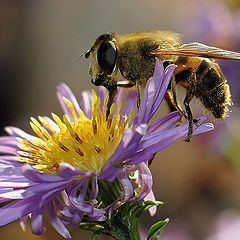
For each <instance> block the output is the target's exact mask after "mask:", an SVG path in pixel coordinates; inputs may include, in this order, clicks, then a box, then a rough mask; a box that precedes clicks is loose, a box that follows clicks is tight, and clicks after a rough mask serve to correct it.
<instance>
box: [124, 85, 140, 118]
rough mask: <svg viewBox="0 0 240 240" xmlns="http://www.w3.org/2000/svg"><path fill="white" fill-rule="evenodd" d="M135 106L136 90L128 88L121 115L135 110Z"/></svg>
mask: <svg viewBox="0 0 240 240" xmlns="http://www.w3.org/2000/svg"><path fill="white" fill-rule="evenodd" d="M136 106H137V94H136V90H135V89H133V90H129V91H128V95H127V99H126V102H125V104H124V108H123V110H122V115H123V116H125V115H126V114H128V113H130V112H131V111H133V110H135V109H136Z"/></svg>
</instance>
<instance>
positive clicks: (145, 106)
mask: <svg viewBox="0 0 240 240" xmlns="http://www.w3.org/2000/svg"><path fill="white" fill-rule="evenodd" d="M175 68H176V66H175V65H169V66H168V67H167V68H166V70H165V73H164V69H163V65H162V62H160V61H159V60H157V62H156V66H155V71H154V77H153V78H150V79H149V80H148V82H147V85H146V87H145V90H144V93H143V97H142V101H141V104H140V107H139V111H138V114H137V117H136V119H135V120H134V126H135V125H139V124H142V123H148V122H149V121H150V119H151V118H152V116H153V115H154V113H155V112H156V111H157V109H158V107H159V105H160V104H161V102H162V100H163V98H164V96H165V93H166V90H167V88H168V85H169V82H170V80H171V77H172V74H173V72H174V70H175ZM163 73H164V74H163Z"/></svg>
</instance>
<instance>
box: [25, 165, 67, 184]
mask: <svg viewBox="0 0 240 240" xmlns="http://www.w3.org/2000/svg"><path fill="white" fill-rule="evenodd" d="M22 174H23V175H24V176H25V177H26V178H27V179H29V180H31V181H32V182H35V183H49V182H53V183H55V182H61V181H64V180H65V179H64V178H62V177H59V176H57V175H53V174H47V173H40V172H38V171H36V170H35V169H33V168H32V167H31V166H30V165H29V164H25V165H23V167H22Z"/></svg>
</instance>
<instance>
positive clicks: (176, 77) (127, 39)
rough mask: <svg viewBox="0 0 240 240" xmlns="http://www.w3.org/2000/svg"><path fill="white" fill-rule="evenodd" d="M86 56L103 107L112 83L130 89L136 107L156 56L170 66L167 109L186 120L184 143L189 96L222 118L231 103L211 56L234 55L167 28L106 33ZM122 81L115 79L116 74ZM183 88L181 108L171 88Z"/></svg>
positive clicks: (189, 114)
mask: <svg viewBox="0 0 240 240" xmlns="http://www.w3.org/2000/svg"><path fill="white" fill-rule="evenodd" d="M90 55H91V57H92V58H91V63H90V67H89V74H90V76H91V78H92V83H93V84H94V85H95V86H100V85H101V86H104V87H105V88H106V89H107V90H108V91H109V102H108V108H110V106H111V104H112V103H113V101H114V98H115V96H116V94H117V87H125V88H129V87H133V86H135V87H136V91H137V106H138V107H139V105H140V101H141V89H142V87H144V86H145V84H146V82H147V80H148V79H149V78H150V77H152V76H153V72H154V68H155V64H156V59H160V60H161V61H162V62H163V65H164V67H165V68H166V67H167V66H168V65H169V64H176V65H177V67H176V69H175V71H174V74H173V77H172V79H171V82H170V83H169V86H168V89H167V91H166V94H165V100H166V102H167V104H168V106H169V109H170V111H176V110H177V111H179V113H180V114H181V115H182V116H183V117H184V118H186V119H187V120H188V122H189V129H188V135H187V137H186V139H185V140H186V141H188V142H189V141H190V139H191V135H192V132H193V125H194V123H196V124H197V122H198V121H197V120H195V119H194V117H193V113H192V110H191V107H190V102H191V100H192V99H193V97H196V98H198V99H199V100H200V101H201V103H202V104H203V106H204V107H205V108H206V109H207V110H209V111H210V112H211V113H212V114H213V116H214V117H215V118H216V119H221V118H225V116H226V114H227V112H228V106H229V105H230V103H231V94H230V90H229V85H228V84H227V80H226V79H225V77H224V75H223V73H222V71H221V69H220V67H219V65H218V64H217V63H216V62H215V60H214V58H219V59H231V60H240V54H239V53H236V52H232V51H228V50H223V49H220V48H216V47H211V46H207V45H204V44H202V43H198V42H193V43H188V44H183V43H182V37H181V35H180V34H178V33H175V32H171V31H145V32H131V33H127V34H122V35H119V34H117V33H112V32H109V33H106V34H102V35H101V36H99V37H98V38H97V39H96V40H95V42H94V43H93V45H92V46H91V48H90V49H89V50H88V51H87V52H85V57H86V58H89V56H90ZM119 71H120V73H121V75H122V76H123V78H124V80H123V81H118V72H119ZM177 85H180V86H182V87H184V88H185V89H186V96H185V98H184V100H183V105H184V107H185V111H183V110H182V108H181V107H180V105H179V102H178V98H177V90H176V86H177Z"/></svg>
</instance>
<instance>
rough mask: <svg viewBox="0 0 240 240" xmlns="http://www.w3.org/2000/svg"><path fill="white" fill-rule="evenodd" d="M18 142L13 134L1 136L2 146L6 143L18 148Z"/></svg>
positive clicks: (0, 143)
mask: <svg viewBox="0 0 240 240" xmlns="http://www.w3.org/2000/svg"><path fill="white" fill-rule="evenodd" d="M18 144H19V142H18V141H17V139H16V138H15V137H12V136H4V137H0V146H1V145H4V146H9V147H15V148H16V147H17V145H18Z"/></svg>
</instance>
